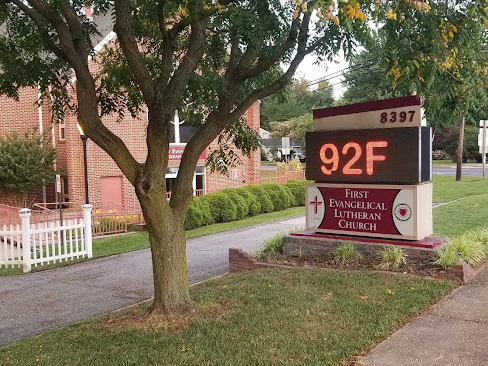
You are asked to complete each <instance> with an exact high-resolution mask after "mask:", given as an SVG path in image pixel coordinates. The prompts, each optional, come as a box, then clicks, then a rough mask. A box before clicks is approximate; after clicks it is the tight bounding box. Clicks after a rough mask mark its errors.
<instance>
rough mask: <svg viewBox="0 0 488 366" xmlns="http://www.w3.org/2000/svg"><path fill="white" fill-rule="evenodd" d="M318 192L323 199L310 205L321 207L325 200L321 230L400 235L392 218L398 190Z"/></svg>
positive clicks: (329, 189)
mask: <svg viewBox="0 0 488 366" xmlns="http://www.w3.org/2000/svg"><path fill="white" fill-rule="evenodd" d="M318 189H319V191H320V193H321V196H322V197H319V196H317V201H316V202H314V200H312V201H311V202H309V205H320V203H321V202H320V201H319V198H323V205H324V210H325V212H324V216H323V219H322V222H321V223H320V225H319V226H318V229H326V230H327V229H328V230H342V231H355V232H361V233H363V232H368V233H381V234H393V235H400V232H399V231H398V229H397V228H396V226H395V223H394V222H393V216H392V207H393V202H394V201H395V198H396V196H397V195H398V193H399V192H400V190H399V189H381V190H380V189H375V190H371V189H357V188H330V187H329V188H323V187H321V188H318ZM314 211H315V210H314ZM317 211H318V209H317Z"/></svg>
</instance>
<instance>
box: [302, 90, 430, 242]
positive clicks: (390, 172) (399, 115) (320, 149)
mask: <svg viewBox="0 0 488 366" xmlns="http://www.w3.org/2000/svg"><path fill="white" fill-rule="evenodd" d="M382 108H384V109H382ZM331 110H332V111H331ZM384 113H386V115H387V116H388V120H387V121H386V122H384V119H385V118H383V117H384ZM358 114H359V115H363V116H364V120H363V119H361V118H359V117H358ZM316 116H320V117H318V118H315V117H316ZM409 116H412V118H411V120H410V118H409ZM416 116H418V118H416ZM421 116H422V111H421V108H420V100H419V99H417V98H415V97H406V98H395V99H389V100H382V101H377V102H368V103H361V104H356V105H352V106H344V107H335V108H328V109H324V110H318V111H314V129H315V131H314V132H309V133H307V168H306V177H307V179H311V180H314V181H315V182H316V183H312V184H308V185H307V188H306V202H307V216H306V217H307V230H314V231H316V232H322V233H333V234H348V235H360V236H369V237H379V238H395V239H405V240H421V239H423V238H425V237H426V236H428V235H430V234H431V233H432V184H431V183H425V182H427V181H429V180H431V179H432V158H431V157H432V144H431V135H432V132H431V128H430V127H426V126H424V125H423V124H425V121H424V120H423V118H421ZM351 120H353V121H354V124H352V123H350V121H351ZM362 121H363V122H364V123H363V122H362ZM329 124H330V126H329ZM341 124H343V125H344V126H345V129H344V130H339V129H338V128H337V126H338V125H341ZM394 124H397V127H402V128H390V127H392V125H394ZM365 125H366V126H367V128H364V126H365ZM328 127H330V128H331V129H330V130H327V128H328ZM354 127H355V129H352V128H354ZM338 183H340V184H338Z"/></svg>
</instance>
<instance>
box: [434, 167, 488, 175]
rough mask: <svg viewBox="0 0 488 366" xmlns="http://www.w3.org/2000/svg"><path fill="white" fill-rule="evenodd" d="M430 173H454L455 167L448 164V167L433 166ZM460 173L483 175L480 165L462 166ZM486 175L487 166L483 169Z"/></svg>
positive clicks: (487, 173) (487, 171) (487, 172)
mask: <svg viewBox="0 0 488 366" xmlns="http://www.w3.org/2000/svg"><path fill="white" fill-rule="evenodd" d="M432 173H433V174H434V175H456V167H455V166H449V167H434V168H433V169H432ZM461 174H462V175H468V176H475V177H482V176H483V168H482V167H478V166H476V167H471V166H469V167H463V169H462V170H461ZM485 174H486V176H488V166H487V167H486V170H485Z"/></svg>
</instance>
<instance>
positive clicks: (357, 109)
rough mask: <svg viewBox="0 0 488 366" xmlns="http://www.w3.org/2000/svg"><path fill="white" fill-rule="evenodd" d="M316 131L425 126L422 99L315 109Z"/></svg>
mask: <svg viewBox="0 0 488 366" xmlns="http://www.w3.org/2000/svg"><path fill="white" fill-rule="evenodd" d="M313 125H314V131H334V130H363V129H373V128H399V127H419V126H426V125H427V122H426V119H425V117H424V111H423V108H422V107H421V100H420V99H419V98H417V97H414V96H410V97H402V98H393V99H385V100H377V101H372V102H365V103H359V104H353V105H346V106H340V107H332V108H325V109H316V110H314V111H313Z"/></svg>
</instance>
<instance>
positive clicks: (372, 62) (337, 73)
mask: <svg viewBox="0 0 488 366" xmlns="http://www.w3.org/2000/svg"><path fill="white" fill-rule="evenodd" d="M379 62H380V60H375V59H370V60H367V61H364V62H361V63H358V64H355V65H350V66H348V67H345V68H344V69H342V70H339V71H335V72H333V73H331V74H329V75H325V76H322V77H320V78H318V79H315V80H312V81H309V82H308V83H307V84H305V86H306V87H310V86H312V85H316V84H319V83H322V82H324V81H328V80H331V79H335V78H337V77H340V76H342V75H345V74H346V71H348V70H349V71H348V72H347V73H351V72H354V71H357V70H361V69H364V68H370V67H371V66H374V65H376V64H378V63H379Z"/></svg>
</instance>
